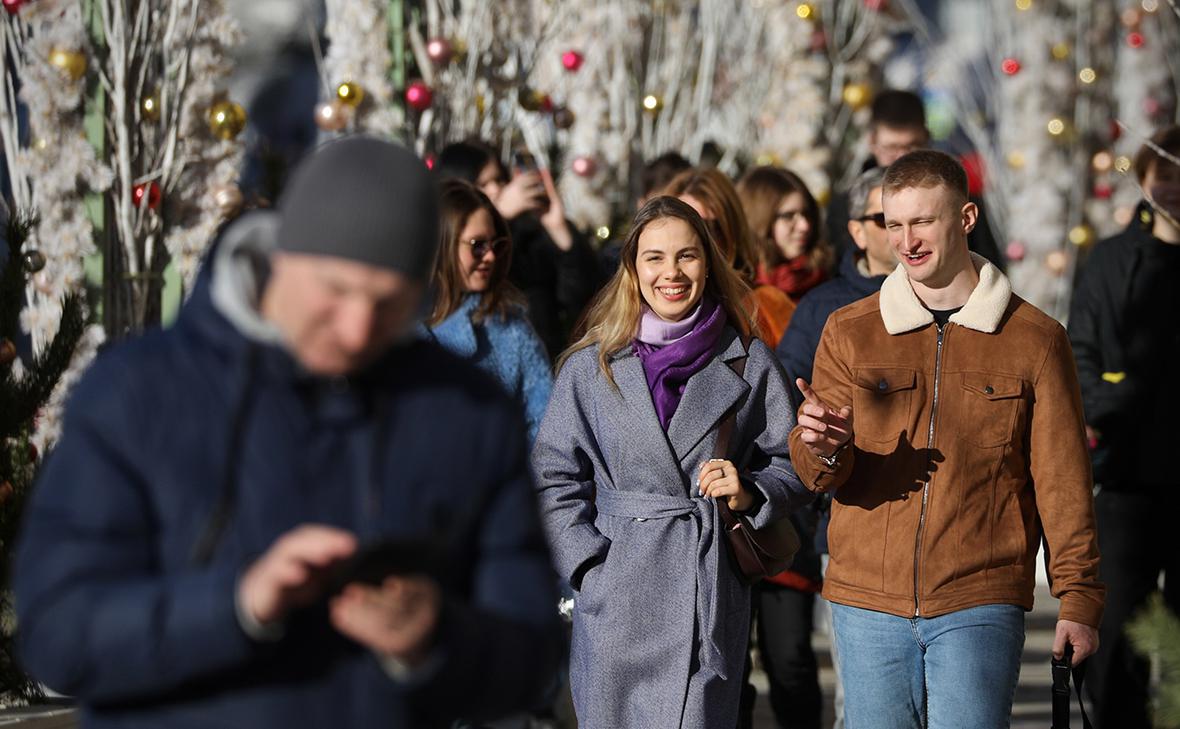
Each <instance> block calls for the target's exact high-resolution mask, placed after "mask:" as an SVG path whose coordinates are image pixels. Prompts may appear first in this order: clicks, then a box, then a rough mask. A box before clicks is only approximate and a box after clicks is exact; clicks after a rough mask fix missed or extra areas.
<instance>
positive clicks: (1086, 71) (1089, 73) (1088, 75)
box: [1078, 66, 1098, 84]
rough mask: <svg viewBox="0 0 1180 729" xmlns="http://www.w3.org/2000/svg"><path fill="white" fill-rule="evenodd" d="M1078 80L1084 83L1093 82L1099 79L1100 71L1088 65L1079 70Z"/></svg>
mask: <svg viewBox="0 0 1180 729" xmlns="http://www.w3.org/2000/svg"><path fill="white" fill-rule="evenodd" d="M1078 80H1079V81H1081V82H1082V83H1084V84H1092V83H1094V82H1095V81H1097V80H1098V72H1097V71H1095V70H1094V69H1092V68H1090V67H1089V66H1087V67H1085V68H1083V69H1082V70H1081V71H1078Z"/></svg>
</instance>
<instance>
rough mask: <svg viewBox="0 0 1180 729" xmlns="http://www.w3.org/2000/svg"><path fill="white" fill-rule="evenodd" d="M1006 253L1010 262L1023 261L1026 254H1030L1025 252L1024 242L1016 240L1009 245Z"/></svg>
mask: <svg viewBox="0 0 1180 729" xmlns="http://www.w3.org/2000/svg"><path fill="white" fill-rule="evenodd" d="M1004 253H1005V254H1007V256H1008V260H1009V261H1023V260H1024V256H1025V254H1026V253H1028V251H1027V250H1025V248H1024V243H1023V242H1021V241H1018V240H1014V241H1012V242H1011V243H1009V244H1008V247H1007V248H1006V249H1005V250H1004Z"/></svg>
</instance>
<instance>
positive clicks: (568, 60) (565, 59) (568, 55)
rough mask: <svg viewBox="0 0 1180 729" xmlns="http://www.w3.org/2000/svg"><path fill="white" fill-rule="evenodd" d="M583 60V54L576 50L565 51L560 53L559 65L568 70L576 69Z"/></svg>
mask: <svg viewBox="0 0 1180 729" xmlns="http://www.w3.org/2000/svg"><path fill="white" fill-rule="evenodd" d="M585 60H586V58H585V56H583V55H582V54H581V53H578V52H577V51H566V52H565V53H562V54H561V65H562V66H565V70H567V71H570V72H574V71H577V70H578V69H579V68H581V67H582V62H583V61H585Z"/></svg>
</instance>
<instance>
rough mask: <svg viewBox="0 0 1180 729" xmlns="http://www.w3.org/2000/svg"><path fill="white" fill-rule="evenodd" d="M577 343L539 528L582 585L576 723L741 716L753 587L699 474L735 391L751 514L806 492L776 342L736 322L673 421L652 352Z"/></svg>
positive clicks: (733, 719) (551, 417) (709, 720)
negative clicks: (659, 397)
mask: <svg viewBox="0 0 1180 729" xmlns="http://www.w3.org/2000/svg"><path fill="white" fill-rule="evenodd" d="M597 355H598V351H597V348H596V347H591V348H587V349H583V350H581V351H579V352H577V353H575V354H574V355H573V356H572V357H570V358H569V360H568V361H567V362H566V363H565V367H564V368H563V369H562V370H561V372H560V374H559V375H558V377H557V382H556V383H555V384H554V392H553V400H552V402H551V403H550V405H549V409H548V411H547V412H546V414H545V419H544V421H543V422H542V424H541V431H540V433H539V434H538V436H537V442H536V445H535V446H534V448H533V468H534V470H535V472H536V474H537V481H538V484H537V485H538V488H540V489H541V507H542V513H543V518H544V521H545V528H546V531H547V532H548V534H549V538H550V541H551V542H552V544H553V551H554V559H555V561H556V563H557V566H558V570H559V572H560V573H561V576H562V577H564V578H566V579H569V580H570V582H571V584H572V585H573V586H574V588H575V589H577V590H578V591H579V593H578V597H577V600H576V602H575V607H574V623H573V645H572V653H571V656H570V683H571V686H572V688H573V695H574V704H575V707H576V709H577V713H578V726H579V727H580V728H581V729H621V728H623V727H636V728H638V727H644V728H646V727H659V728H660V729H669V728H670V727H684V728H685V729H710V728H712V727H717V728H721V727H724V728H725V729H732V728H733V727H734V726H735V725H736V724H737V721H738V703H739V697H740V695H741V688H742V667H743V665H744V664H745V660H746V643H747V639H748V637H749V621H750V588H749V587H747V586H746V585H745V584H743V583H742V581H741V580H740V578H739V577H738V575H737V572H736V569H735V568H734V567H733V565H732V564H731V562H730V556H729V555H728V544H727V543H726V541H725V539H724V538H723V537H722V535H721V531H720V528H721V527H720V517H719V516H718V512H717V509H716V507H715V505H714V501H713V500H712V499H709V498H702V497H701V496H700V495H699V493H698V491H697V488H696V477H697V474H698V473H699V471H698V468H699V466H700V465H701V463H702V462H704V461H706V460H708V459H709V458H711V457H712V456H713V454H714V447H715V444H716V442H717V432H718V424H719V423H720V421H721V420H722V418H723V416H725V414H726V413H727V412H728V411H729V410H730V409H731V408H732V407H735V406H736V413H737V417H736V420H735V424H734V428H733V432H732V435H731V438H730V441H729V449H728V451H727V457H728V458H729V459H730V460H732V461H733V462H734V463H735V464H737V466H738V468H739V469H740V470H741V472H742V476H743V478H744V480H745V482H746V484H747V486H748V487H749V488H750V489H751V490H752V491H753V492H754V493H755V494H756V498H757V506H756V508H755V509H754V511H753V513H752V515H751V520H752V522H753V524H754V526H755V527H756V528H761V527H763V526H766V525H767V524H769V523H770V522H771V521H772V520H775V519H778V518H781V517H783V516H785V515H786V514H787V512H788V510H789V509H791V508H792V507H794V506H798V505H800V504H802V503H807V502H810V501H811V494H810V493H808V492H807V490H806V488H805V487H804V486H803V484H802V482H800V480H799V477H798V476H796V475H795V471H794V468H793V467H792V466H791V463H790V454H789V453H788V450H787V436H788V434H789V433H790V431H791V428H792V427H793V426H794V425H795V410H794V408H793V407H792V405H791V401H790V398H789V397H788V395H787V390H786V387H785V384H784V382H783V379H782V374H781V370H780V369H779V366H778V363H777V362H776V361H775V360H774V355H773V354H771V352H770V350H769V349H767V347H766V345H765V344H763V343H762V342H761V341H759V340H757V339H755V340H753V341H752V342H751V343H750V350H749V357H748V359H747V362H746V365H745V372H744V374H743V375H742V376H741V377H739V376H738V374H737V373H736V372H735V371H734V370H733V369H732V368H731V367H730V366H729V364H727V363H729V362H732V361H734V360H736V359H739V358H741V357H743V356H745V351H744V350H743V348H742V343H741V341H740V340H739V339H738V337H737V334H736V332H735V331H734V330H733V329H732V328H727V329H726V330H725V333H724V334H723V335H722V337H721V341H720V342H719V343H718V345H717V349H716V354H715V356H714V358H713V359H712V360H710V361H709V363H708V364H706V365H705V367H704V368H703V369H701V370H700V371H698V372H697V373H696V374H694V375H693V376H692V377H691V378H689V380H688V383H687V384H686V386H685V389H684V396H683V398H682V399H681V401H680V405H679V407H677V409H676V412H675V414H674V415H673V416H672V420H671V421H670V422H669V424H668V430H667V432H665V431H664V429H663V428H662V427H661V426H660V421H659V419H658V418H657V417H656V411H655V407H654V406H653V405H652V398H651V393H650V392H649V390H648V387H647V380H646V378H645V376H644V372H643V365H642V364H641V363H640V361H639V358H638V357H636V356H635V355H634V354H633V353H632V352H631V350H630V349H627V350H626V351H625V352H623V353H621V354H619V355H616V356H615V357H614V358H613V359H612V362H611V370H612V372H613V374H614V378H615V382H616V383H617V385H618V387H617V388H616V387H615V386H614V385H612V384H611V383H610V382H608V381H607V379H606V377H605V376H604V375H603V373H602V372H601V370H600V369H599V365H598V356H597Z"/></svg>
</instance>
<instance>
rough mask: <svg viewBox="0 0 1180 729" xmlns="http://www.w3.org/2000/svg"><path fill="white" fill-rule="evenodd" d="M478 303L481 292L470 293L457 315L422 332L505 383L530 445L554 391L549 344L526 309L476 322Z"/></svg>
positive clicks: (456, 312) (422, 328)
mask: <svg viewBox="0 0 1180 729" xmlns="http://www.w3.org/2000/svg"><path fill="white" fill-rule="evenodd" d="M479 302H480V296H479V294H468V295H467V296H466V297H464V299H463V303H462V304H461V305H460V306H459V308H458V309H456V310H455V312H454V313H452V314H451V315H450V316H448V317H447V318H446V319H445V320H443V321H442V322H441V323H439V324H438V325H436V326H434V327H426V326H424V325H423V326H422V327H421V331H422V332H423V333H424V334H426V335H427V337H432V338H433V339H434V340H435V341H437V342H438V343H439V344H441V345H442V346H444V347H446V348H447V349H448V350H450V352H451V353H452V354H456V355H458V356H460V357H463V358H464V359H466V360H468V361H469V362H472V363H474V364H475V365H477V366H478V367H480V368H482V369H483V370H485V371H487V372H490V373H491V374H492V375H494V376H495V377H496V379H497V380H499V381H500V383H501V384H503V385H504V389H505V390H507V391H508V394H509V395H512V396H513V397H514V398H516V400H517V402H519V403H520V404H521V407H523V408H524V415H525V421H526V422H527V423H528V426H529V442H530V443H531V442H532V440H533V438H534V437H535V436H536V434H537V428H538V427H539V426H540V425H541V418H542V417H544V416H545V407H546V406H547V405H548V404H549V393H550V391H551V390H552V389H553V371H552V369H551V368H550V366H549V358H548V356H546V354H545V345H544V344H542V343H541V338H540V337H538V336H537V333H536V332H535V331H533V326H532V325H531V324H529V321H528V319H526V318H525V316H524V313H523V312H521V313H519V314H518V315H515V316H510V317H508V318H500V317H497V316H491V317H488V318H486V319H484V321H482V322H480V323H479V324H475V323H473V322H472V321H471V315H472V313H473V312H474V311H475V309H476V307H478V306H479Z"/></svg>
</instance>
